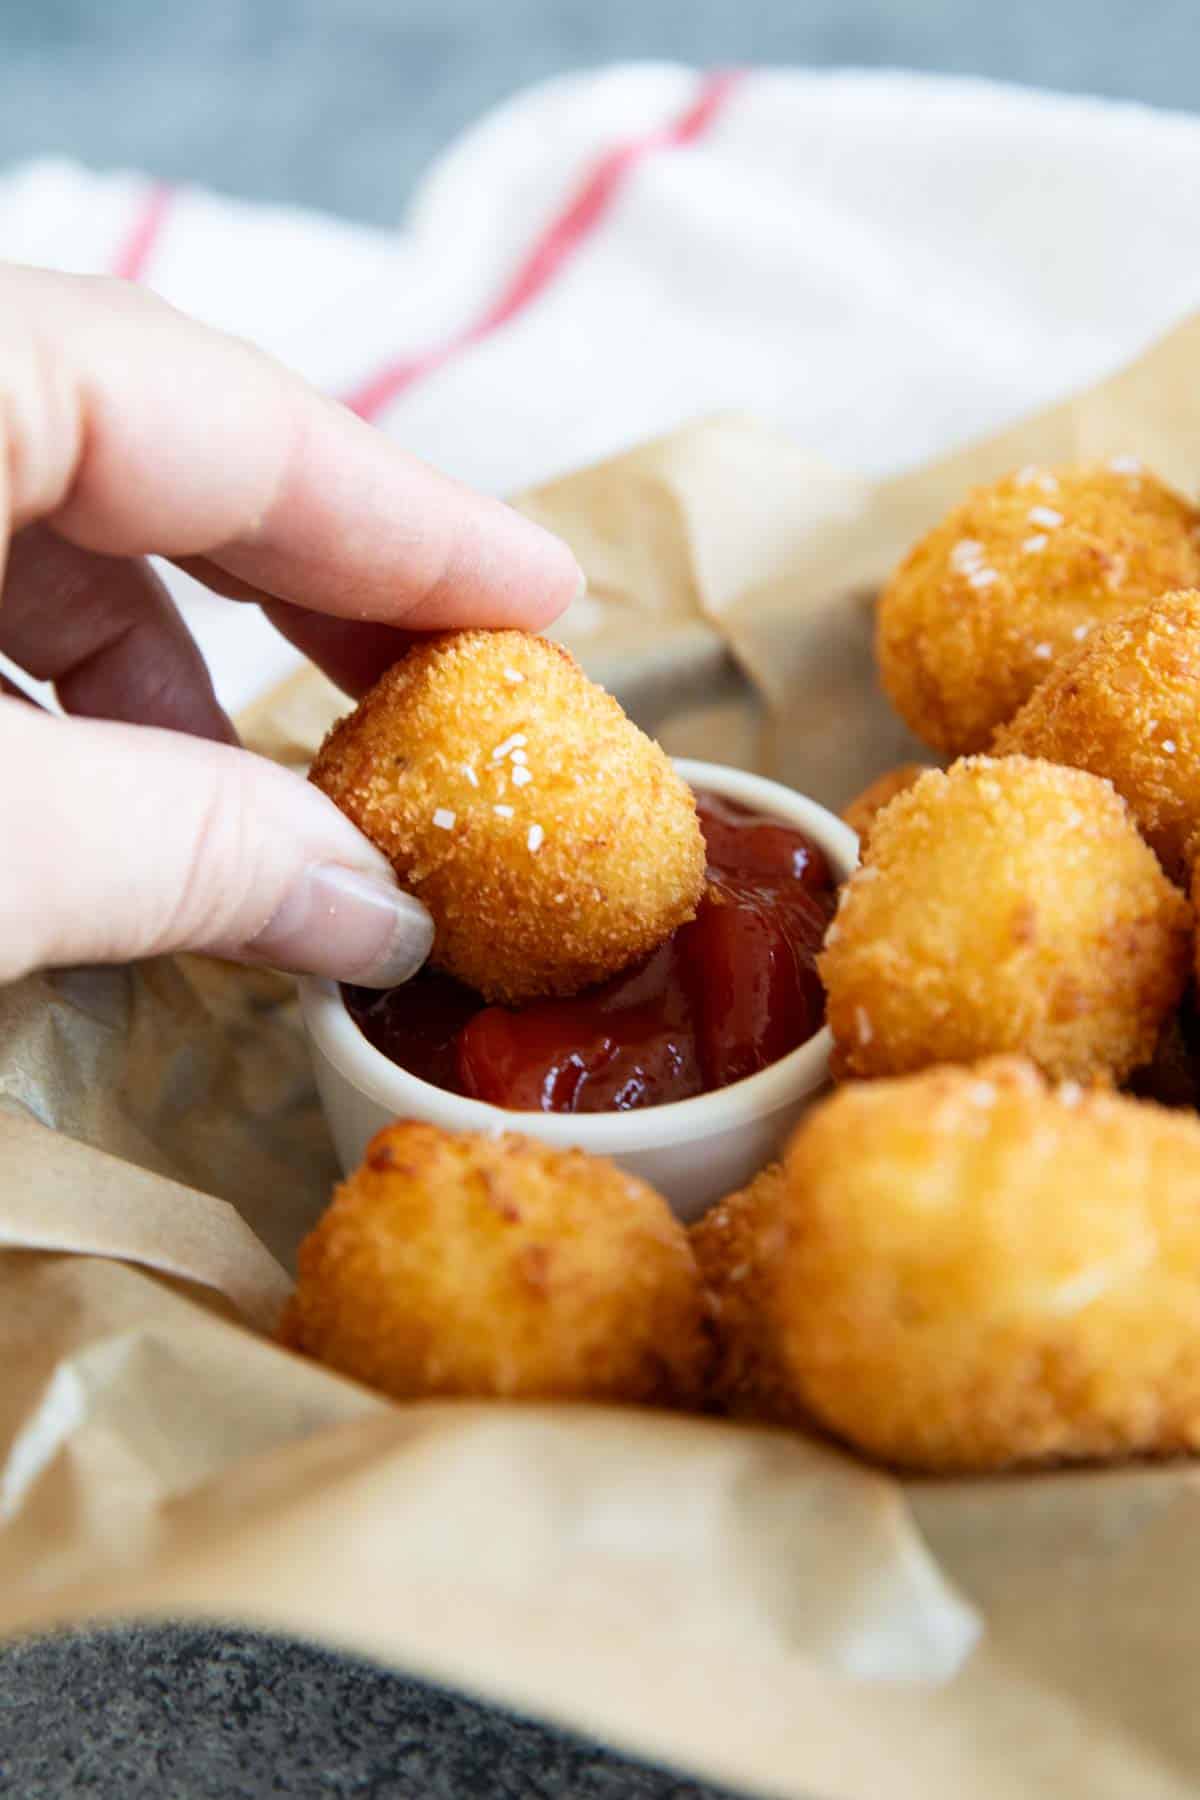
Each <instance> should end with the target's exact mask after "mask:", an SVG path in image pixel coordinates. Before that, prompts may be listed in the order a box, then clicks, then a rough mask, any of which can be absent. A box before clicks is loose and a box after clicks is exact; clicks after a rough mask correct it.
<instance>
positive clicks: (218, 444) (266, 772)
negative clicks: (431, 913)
mask: <svg viewBox="0 0 1200 1800" xmlns="http://www.w3.org/2000/svg"><path fill="white" fill-rule="evenodd" d="M10 534H11V541H10ZM6 549H7V552H8V554H7V562H5V554H4V553H5V550H6ZM150 554H158V555H160V556H164V557H169V558H171V559H172V560H173V561H174V562H176V563H178V564H179V565H180V566H181V567H182V568H184V569H187V570H189V571H191V572H192V573H194V574H196V575H198V576H199V577H200V579H201V580H203V581H204V582H206V583H207V584H208V586H209V587H211V588H214V589H215V590H216V591H217V592H218V593H220V594H224V595H226V596H228V597H229V598H230V599H234V600H243V601H245V600H249V601H254V602H257V603H258V604H260V605H261V606H262V607H263V609H264V611H265V612H266V613H267V615H268V616H269V617H270V618H271V619H272V620H273V621H274V623H275V624H276V626H277V627H278V628H279V629H280V630H281V631H282V632H283V633H284V634H285V635H286V636H287V637H288V638H289V639H290V640H291V641H292V643H294V644H295V645H297V647H298V648H299V649H301V650H302V651H304V652H305V654H307V655H308V656H310V657H312V658H313V660H314V661H315V662H317V663H319V664H320V665H321V667H322V668H324V669H325V671H326V672H327V673H328V674H329V675H330V676H331V677H332V679H333V680H335V681H337V682H338V683H339V684H340V685H341V686H343V687H345V688H346V689H347V691H349V692H350V693H359V692H361V691H362V690H363V689H364V688H366V687H367V686H369V685H370V683H371V682H372V681H373V680H374V679H375V677H376V676H377V675H378V674H379V673H380V672H381V671H382V670H383V669H384V668H385V667H386V666H387V665H388V663H390V662H392V661H394V660H395V658H396V656H397V655H399V654H400V651H401V649H402V648H403V644H404V641H405V640H404V636H403V633H404V632H405V631H412V630H427V629H430V628H436V627H445V626H451V625H466V624H473V625H521V626H527V627H530V628H536V627H538V626H540V625H544V624H546V623H547V622H548V621H549V620H550V619H552V618H553V617H554V616H555V615H556V614H557V613H558V612H560V611H561V610H562V608H563V607H564V606H565V605H567V603H568V602H569V601H570V600H571V598H572V597H573V595H574V594H575V592H576V591H577V588H578V585H579V582H580V575H579V570H578V568H577V567H576V565H575V563H574V560H573V558H572V557H571V555H570V552H569V551H568V550H567V549H566V548H565V547H564V546H563V545H562V544H560V543H559V542H558V541H557V540H556V539H555V538H552V537H550V536H549V535H548V534H547V533H545V532H543V531H541V530H540V529H539V528H538V527H536V526H534V525H532V524H530V523H529V522H528V521H526V520H524V519H522V518H521V517H520V516H519V515H518V514H516V513H514V512H512V511H511V510H510V509H509V508H507V507H505V506H503V505H501V504H500V503H499V502H498V501H494V500H488V499H482V498H480V497H478V496H476V495H473V494H470V493H467V492H466V491H465V490H463V489H461V488H459V487H457V486H456V485H455V484H454V483H452V482H450V481H448V480H446V479H445V478H443V477H442V476H439V475H436V474H434V473H433V472H432V471H430V470H428V469H426V468H424V467H423V466H422V465H421V464H419V463H417V462H415V461H414V460H413V459H411V458H410V457H408V456H406V455H405V454H404V453H403V452H402V451H400V450H399V449H397V448H396V446H395V445H394V444H392V443H390V442H389V441H388V440H387V439H386V438H384V437H382V436H380V435H379V433H377V432H376V431H374V430H372V429H371V428H370V427H369V426H367V425H364V424H362V423H361V422H360V421H359V420H358V419H356V418H355V417H353V415H351V414H350V413H349V412H347V411H346V410H345V409H344V408H342V407H340V406H338V405H336V404H335V403H333V402H332V401H328V400H325V399H322V398H321V397H320V396H319V395H318V394H315V393H313V392H312V391H311V390H310V389H308V388H307V387H305V386H304V384H303V383H302V382H300V381H299V380H298V379H296V378H295V377H294V376H292V375H290V374H289V373H288V372H287V371H286V370H285V369H284V368H282V367H281V366H280V365H278V364H276V363H274V362H273V361H271V360H270V359H269V358H268V357H266V356H264V355H261V354H260V353H259V352H258V351H256V350H254V349H252V348H251V347H250V346H248V345H247V344H244V343H241V342H240V341H238V340H236V339H233V338H228V337H225V336H222V335H221V334H219V333H217V332H214V331H209V330H207V329H205V328H203V327H201V326H199V325H196V324H193V323H191V322H189V321H187V320H186V319H184V318H183V317H182V316H181V315H180V314H178V313H176V312H175V311H174V310H173V309H172V308H170V307H168V306H166V305H165V304H163V303H162V302H161V301H158V300H156V299H154V298H153V297H152V296H150V295H148V294H145V293H143V292H141V291H139V290H137V289H134V288H131V287H128V286H126V285H125V284H123V283H119V282H113V281H107V280H100V279H94V278H81V277H71V276H62V275H52V274H47V273H43V272H41V271H39V270H33V269H17V268H9V269H2V268H0V570H3V574H4V584H3V591H2V594H0V651H3V652H5V653H6V654H7V655H8V656H9V657H10V658H11V659H12V661H13V662H15V663H17V664H19V665H20V666H21V667H22V668H24V669H26V670H27V671H28V672H29V673H30V674H31V675H34V676H36V677H38V678H39V679H41V680H52V681H53V682H54V683H55V685H56V690H57V693H58V696H59V699H60V701H61V702H62V705H63V707H64V709H65V711H66V712H67V713H68V714H70V715H72V716H71V717H69V718H66V719H61V718H57V717H54V716H52V715H50V714H47V713H44V712H41V711H39V710H38V709H37V708H35V707H33V706H31V705H29V704H28V703H27V702H25V701H23V700H21V699H19V698H16V697H7V698H0V846H2V849H0V981H6V980H12V979H13V978H14V977H16V976H19V975H21V974H23V973H25V972H26V971H27V970H29V969H33V968H37V967H42V966H53V965H63V964H68V963H78V962H100V961H125V960H127V959H129V958H133V957H139V956H147V955H152V954H156V953H158V952H161V951H168V950H178V949H203V950H211V951H215V952H217V953H219V954H221V955H225V956H233V957H238V958H243V959H246V960H253V961H261V962H267V963H271V964H274V965H276V966H278V967H282V968H288V969H295V970H308V971H312V972H315V973H319V974H326V975H331V976H337V977H341V978H344V979H350V980H354V981H357V982H361V983H364V984H373V985H378V986H386V985H389V984H390V983H392V982H394V981H399V980H403V979H405V978H406V977H407V976H408V975H410V974H411V973H412V972H413V970H414V969H415V968H416V967H417V966H418V965H419V964H420V962H422V961H423V960H424V957H425V955H426V954H427V952H428V949H429V944H430V940H431V927H430V923H429V919H428V915H427V914H426V913H425V910H424V908H423V907H421V906H420V905H419V904H418V903H417V902H416V901H415V900H412V899H410V898H409V897H408V896H406V895H404V894H402V893H401V892H400V891H399V890H398V888H397V887H396V884H395V881H394V879H393V877H392V873H391V870H390V868H389V867H388V865H387V863H386V862H385V861H384V859H383V858H382V857H381V856H380V855H379V854H378V853H377V852H376V851H375V850H374V848H373V847H372V846H371V845H370V844H369V843H368V842H367V841H366V839H365V838H363V837H361V836H360V835H359V833H358V832H357V831H356V830H355V829H354V827H353V826H352V825H350V823H349V822H348V821H347V820H346V819H345V818H343V817H342V815H341V814H340V813H339V812H338V811H337V809H336V808H335V807H334V806H332V805H331V804H330V802H329V801H328V800H326V799H325V797H324V795H322V794H320V793H318V792H317V790H316V789H315V788H313V787H311V786H310V785H309V784H308V783H307V782H305V781H303V780H301V779H299V778H298V777H297V776H295V775H293V774H289V773H287V772H286V771H284V770H282V769H279V768H276V767H274V766H273V765H272V764H270V763H268V762H266V761H265V760H263V759H262V758H260V757H256V756H252V755H250V754H249V753H248V752H246V751H244V750H240V749H238V748H237V747H236V745H237V739H236V735H235V733H234V730H233V727H232V726H231V725H230V723H229V720H228V719H227V718H226V716H225V714H224V713H223V712H222V711H221V708H220V707H219V705H218V704H217V700H216V697H215V695H214V693H213V690H212V685H211V682H210V681H209V677H208V673H207V670H206V668H205V666H204V663H203V660H202V658H201V656H200V653H199V651H198V650H197V648H196V646H195V644H194V643H193V642H192V639H191V638H190V636H189V635H188V633H187V630H186V629H185V627H184V625H183V622H182V620H181V619H180V617H179V615H178V613H177V612H176V611H175V609H174V607H173V605H172V603H171V601H170V598H169V596H168V594H167V592H166V590H165V588H164V587H163V585H162V583H161V582H160V581H159V580H158V578H157V576H156V575H155V574H154V573H153V571H152V570H151V568H150V566H149V565H148V564H147V563H146V562H145V561H144V560H143V558H144V557H146V556H147V555H150ZM0 685H3V684H2V683H0ZM10 694H11V690H10Z"/></svg>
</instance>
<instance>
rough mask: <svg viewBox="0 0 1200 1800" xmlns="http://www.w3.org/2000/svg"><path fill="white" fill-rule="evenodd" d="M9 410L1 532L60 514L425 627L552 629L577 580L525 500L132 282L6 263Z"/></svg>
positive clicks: (101, 534) (268, 582) (2, 285)
mask: <svg viewBox="0 0 1200 1800" xmlns="http://www.w3.org/2000/svg"><path fill="white" fill-rule="evenodd" d="M0 401H3V402H5V403H6V404H4V405H3V406H0V421H2V424H0V437H3V439H4V442H3V443H2V444H0V449H2V450H4V451H5V452H6V453H7V457H6V458H5V457H4V456H0V502H3V501H5V500H7V507H6V508H0V543H2V541H3V529H2V525H3V524H7V523H10V522H11V523H15V524H25V523H28V522H29V521H31V520H33V519H46V520H47V521H48V522H50V523H52V524H53V526H54V528H55V530H57V531H58V532H60V533H61V534H62V535H63V536H64V537H67V538H68V539H70V540H71V541H72V542H74V543H76V544H79V545H82V546H83V547H84V548H86V549H89V550H97V551H102V552H105V553H107V554H110V555H120V556H129V555H144V554H150V553H158V554H160V555H163V556H169V557H175V558H188V557H207V558H208V559H209V560H210V561H212V562H213V563H215V564H216V565H217V566H218V567H219V568H221V569H224V570H226V571H228V572H229V574H231V575H232V576H234V577H235V578H236V579H238V580H240V581H243V582H246V583H248V584H250V585H251V586H253V587H255V588H257V589H259V590H261V591H263V592H264V593H266V594H268V595H273V596H275V597H277V598H279V599H282V600H288V601H291V602H293V603H294V604H298V605H301V606H304V607H308V608H311V609H314V610H316V611H319V612H323V613H329V614H332V615H335V616H337V617H340V618H346V619H370V620H377V621H381V622H386V623H388V624H393V625H395V624H403V625H405V626H411V627H413V628H415V629H418V628H427V627H429V626H438V627H443V626H447V625H458V624H475V625H523V626H528V627H531V628H532V627H537V626H540V625H544V624H546V623H548V621H549V620H550V619H552V618H553V617H555V616H556V615H557V614H558V613H559V612H560V611H561V610H562V609H563V607H565V606H566V605H567V604H568V603H569V602H570V600H571V599H572V598H573V596H574V595H575V593H576V592H577V590H578V587H579V585H580V582H581V576H580V573H579V569H578V567H577V565H576V563H575V560H574V558H573V557H572V555H571V553H570V551H569V550H568V549H567V548H566V546H565V545H564V544H562V543H560V542H559V540H558V539H557V538H554V537H552V536H551V535H550V534H549V533H548V532H545V531H543V530H542V529H541V528H540V527H539V526H536V525H534V524H532V523H531V522H530V521H529V520H527V519H524V518H522V517H521V516H520V515H519V514H518V513H515V512H514V511H513V510H512V509H511V508H510V507H507V506H505V505H503V504H502V503H501V502H500V501H497V500H493V499H489V498H486V497H484V496H481V495H478V494H473V493H471V492H470V491H469V490H467V489H466V488H463V487H461V486H460V485H459V484H458V483H457V482H454V481H451V480H449V479H448V478H447V477H445V476H442V475H438V474H436V473H435V472H434V471H433V470H431V469H429V468H427V467H425V465H424V464H422V463H420V462H418V461H417V460H416V459H415V458H414V457H411V456H408V455H407V454H406V453H405V452H404V451H403V450H401V449H400V448H399V447H398V446H397V445H396V444H394V443H392V442H391V441H390V440H389V439H387V438H385V437H384V436H382V434H381V433H379V432H378V431H376V430H374V429H373V428H372V427H371V426H369V425H366V424H364V423H363V422H362V421H361V420H360V419H358V418H356V417H355V416H354V415H353V414H352V413H350V412H349V411H348V410H347V409H346V408H344V407H342V406H339V405H338V404H336V403H335V402H334V401H331V400H327V399H325V398H323V397H322V396H321V395H319V394H317V393H315V392H314V391H313V390H312V389H311V388H309V387H307V386H306V385H305V384H304V383H303V382H302V381H300V380H299V378H298V377H296V376H294V375H293V374H291V373H290V372H289V371H288V370H286V369H285V368H284V367H283V366H282V365H281V364H279V363H277V362H275V361H273V360H272V359H271V358H269V357H267V356H266V355H264V354H262V353H261V352H259V351H257V350H255V349H253V348H252V347H251V346H250V345H248V344H245V343H243V342H241V341H240V340H238V339H236V338H231V337H227V336H225V335H224V334H222V333H220V332H217V331H212V330H209V329H208V328H207V327H204V326H201V325H198V324H196V323H194V322H193V321H190V320H188V319H186V318H184V316H183V315H182V314H180V313H177V312H175V311H174V309H172V308H171V307H168V306H166V305H165V304H164V303H163V302H162V301H159V300H157V299H155V298H154V297H153V296H152V295H149V294H146V293H144V292H143V291H141V290H139V289H135V288H132V287H129V286H128V285H127V284H124V283H117V282H112V281H108V280H97V279H95V278H89V277H79V276H66V275H58V274H50V273H47V272H45V271H41V270H34V269H18V268H7V269H4V270H3V271H2V272H0ZM6 460H7V472H8V476H9V480H10V482H11V488H10V491H9V493H8V494H7V495H5V494H4V493H3V491H2V488H3V483H4V479H5V475H4V471H5V463H6ZM4 511H7V514H8V518H7V519H4V517H3V514H4Z"/></svg>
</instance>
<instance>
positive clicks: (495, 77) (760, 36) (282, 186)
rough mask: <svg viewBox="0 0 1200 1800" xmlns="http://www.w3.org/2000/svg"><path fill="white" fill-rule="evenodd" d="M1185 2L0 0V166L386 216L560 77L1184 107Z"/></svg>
mask: <svg viewBox="0 0 1200 1800" xmlns="http://www.w3.org/2000/svg"><path fill="white" fill-rule="evenodd" d="M1197 52H1200V6H1198V5H1197V0H0V162H3V163H7V162H11V161H13V160H14V159H17V158H20V157H25V156H28V155H30V154H31V153H34V152H47V151H57V152H61V153H65V154H67V155H70V156H75V157H78V158H80V159H81V160H82V161H84V162H88V163H91V164H93V165H94V166H98V167H113V166H117V165H132V166H135V167H138V168H142V169H146V170H148V171H150V172H151V173H153V174H155V175H160V176H164V177H167V178H168V179H171V180H190V181H197V182H201V183H204V184H206V185H209V186H212V187H216V188H219V189H222V190H224V191H225V192H227V193H233V194H240V195H246V196H249V197H251V198H256V199H268V200H284V201H296V202H300V203H302V204H306V205H312V206H319V207H324V208H328V209H330V210H332V211H336V212H340V213H344V214H346V215H348V216H350V217H352V218H360V219H370V220H374V221H377V222H380V223H390V222H392V221H394V220H396V219H397V218H398V217H399V216H400V214H401V212H402V210H403V206H404V203H405V200H406V198H407V196H408V194H409V193H410V192H411V189H412V186H413V183H414V181H415V180H416V178H417V177H418V175H419V174H420V172H421V169H422V168H423V167H424V165H425V164H426V163H427V162H428V161H429V159H430V157H431V156H432V155H434V154H435V153H436V152H437V151H438V150H439V149H440V148H441V147H442V146H443V145H444V144H445V143H447V141H448V140H449V139H450V138H452V137H453V136H454V135H455V134H456V133H457V132H458V131H459V130H461V128H462V127H463V126H464V125H466V124H468V123H469V122H470V121H471V120H472V119H474V118H476V117H477V116H478V115H479V113H481V112H482V111H483V110H484V109H485V108H487V107H489V106H492V105H494V104H495V103H496V102H497V101H498V100H500V99H502V98H504V97H505V96H506V95H508V94H510V93H512V92H513V90H514V89H516V88H518V87H521V86H524V85H526V84H527V83H530V82H534V81H539V80H542V79H544V78H545V77H547V76H549V75H553V74H556V73H559V72H560V71H562V70H564V69H570V68H579V67H584V66H588V65H595V64H600V63H605V62H611V61H614V60H625V59H631V58H665V59H669V60H678V61H684V62H693V63H699V64H724V63H731V62H732V63H806V64H810V65H817V66H830V65H837V64H841V65H860V66H878V65H880V64H892V65H900V66H906V67H909V68H916V69H936V70H946V71H951V72H955V73H970V74H979V75H990V76H994V77H996V78H998V79H1000V80H1005V81H1017V82H1025V83H1032V84H1034V85H1037V86H1042V87H1058V88H1063V89H1069V90H1071V91H1074V92H1090V93H1097V94H1106V95H1113V96H1117V97H1121V98H1128V99H1136V100H1144V101H1150V102H1153V103H1155V104H1158V105H1164V106H1175V107H1183V108H1188V109H1192V108H1194V107H1195V105H1196V103H1197V98H1198V95H1200V56H1198V54H1197Z"/></svg>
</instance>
